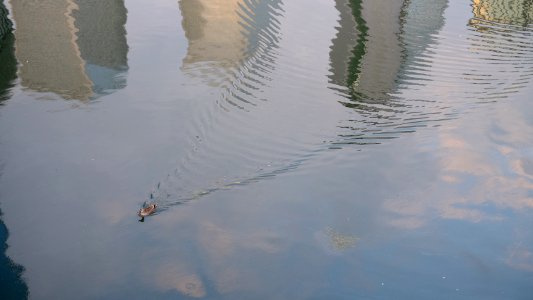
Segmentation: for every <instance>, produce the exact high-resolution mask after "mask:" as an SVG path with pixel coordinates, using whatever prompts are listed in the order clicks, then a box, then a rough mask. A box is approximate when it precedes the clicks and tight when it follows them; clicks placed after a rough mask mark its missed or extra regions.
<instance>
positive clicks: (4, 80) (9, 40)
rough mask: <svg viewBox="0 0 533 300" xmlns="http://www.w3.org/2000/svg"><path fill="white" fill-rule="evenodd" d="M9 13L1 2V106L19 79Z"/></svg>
mask: <svg viewBox="0 0 533 300" xmlns="http://www.w3.org/2000/svg"><path fill="white" fill-rule="evenodd" d="M11 31H12V24H11V21H10V20H9V18H8V11H7V9H6V7H5V6H4V4H3V2H2V1H0V62H1V63H0V104H1V103H2V102H3V101H5V100H7V99H9V90H10V89H11V87H13V85H14V80H15V79H16V78H17V60H16V59H15V48H14V45H13V43H14V41H15V39H14V37H13V33H12V32H11Z"/></svg>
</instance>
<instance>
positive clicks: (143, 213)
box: [137, 203, 157, 222]
mask: <svg viewBox="0 0 533 300" xmlns="http://www.w3.org/2000/svg"><path fill="white" fill-rule="evenodd" d="M156 209H157V204H156V203H152V204H149V205H146V203H145V204H144V205H143V207H142V208H141V209H139V212H138V213H137V215H138V216H139V217H141V219H140V220H139V222H144V217H147V216H149V215H152V214H154V213H155V210H156Z"/></svg>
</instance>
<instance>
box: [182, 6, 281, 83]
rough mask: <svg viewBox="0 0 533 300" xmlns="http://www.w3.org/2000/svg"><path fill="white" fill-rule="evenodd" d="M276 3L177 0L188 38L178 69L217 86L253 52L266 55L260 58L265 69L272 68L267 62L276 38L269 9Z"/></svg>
mask: <svg viewBox="0 0 533 300" xmlns="http://www.w3.org/2000/svg"><path fill="white" fill-rule="evenodd" d="M280 3H281V1H280V0H254V1H245V0H180V1H179V6H180V10H181V14H182V17H183V21H182V26H183V30H184V31H185V36H186V38H187V40H188V42H189V44H188V48H187V55H186V56H185V58H184V59H183V64H182V69H183V70H184V71H185V72H186V73H187V74H189V75H191V76H193V77H201V78H203V79H205V80H206V82H207V83H208V84H209V85H211V86H220V85H222V84H223V83H224V82H226V81H233V79H234V74H235V72H236V71H238V70H239V68H240V67H241V66H242V65H243V64H245V63H246V62H247V61H250V60H251V59H253V58H254V57H256V56H257V55H263V56H266V58H267V59H262V60H261V62H262V63H264V64H265V65H264V67H266V68H267V69H268V68H273V65H271V64H270V65H269V63H270V62H271V61H272V59H271V58H272V57H271V56H272V54H271V50H272V49H273V48H276V47H277V42H278V39H277V36H276V33H277V29H276V28H275V27H274V26H273V23H274V22H276V20H275V15H276V13H274V12H273V11H274V10H276V9H277V8H278V7H279V5H280ZM259 73H261V70H259ZM261 76H262V75H260V74H259V77H261ZM259 81H261V78H259Z"/></svg>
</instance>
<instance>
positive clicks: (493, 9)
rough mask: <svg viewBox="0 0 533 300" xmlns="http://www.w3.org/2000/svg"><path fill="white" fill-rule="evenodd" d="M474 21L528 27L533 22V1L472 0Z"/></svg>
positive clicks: (474, 22)
mask: <svg viewBox="0 0 533 300" xmlns="http://www.w3.org/2000/svg"><path fill="white" fill-rule="evenodd" d="M472 12H473V13H474V19H472V20H471V23H472V24H476V23H477V21H478V20H484V21H491V22H497V23H502V24H511V25H521V26H528V25H529V24H531V21H532V20H533V1H530V0H472Z"/></svg>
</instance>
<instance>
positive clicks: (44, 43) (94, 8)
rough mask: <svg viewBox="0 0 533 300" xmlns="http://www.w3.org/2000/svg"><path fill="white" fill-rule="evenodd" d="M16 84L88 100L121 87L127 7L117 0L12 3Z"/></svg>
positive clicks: (124, 61) (123, 79)
mask: <svg viewBox="0 0 533 300" xmlns="http://www.w3.org/2000/svg"><path fill="white" fill-rule="evenodd" d="M11 7H12V10H13V18H14V21H15V23H16V27H17V30H16V32H15V36H16V42H15V43H16V57H17V59H18V61H19V64H20V65H19V77H20V80H21V85H22V86H23V87H26V88H29V89H31V90H34V91H37V92H52V93H55V94H58V95H60V96H61V97H63V98H65V99H78V100H88V99H93V98H97V97H99V96H101V95H104V94H107V93H111V92H112V91H114V90H116V89H120V88H123V87H125V86H126V77H125V71H126V70H127V69H128V65H127V53H128V45H127V42H126V36H125V34H126V31H125V28H124V25H125V23H126V13H127V12H126V8H125V6H124V2H123V1H122V0H116V1H96V0H89V1H75V0H61V1H37V2H36V1H25V0H20V1H11Z"/></svg>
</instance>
